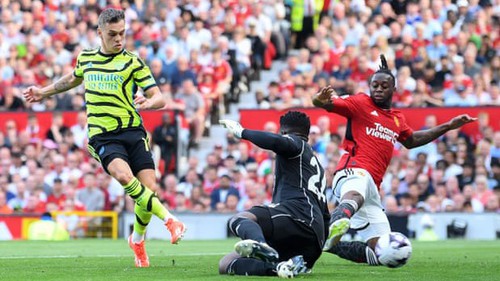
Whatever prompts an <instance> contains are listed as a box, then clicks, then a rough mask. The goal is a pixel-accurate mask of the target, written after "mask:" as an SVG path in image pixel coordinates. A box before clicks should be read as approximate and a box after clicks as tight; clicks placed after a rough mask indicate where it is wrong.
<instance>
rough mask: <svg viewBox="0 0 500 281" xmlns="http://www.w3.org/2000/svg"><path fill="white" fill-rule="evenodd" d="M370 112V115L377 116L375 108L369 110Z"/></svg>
mask: <svg viewBox="0 0 500 281" xmlns="http://www.w3.org/2000/svg"><path fill="white" fill-rule="evenodd" d="M370 114H371V115H373V116H377V117H378V113H377V111H376V110H374V111H372V112H370Z"/></svg>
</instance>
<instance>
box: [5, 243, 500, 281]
mask: <svg viewBox="0 0 500 281" xmlns="http://www.w3.org/2000/svg"><path fill="white" fill-rule="evenodd" d="M236 241H237V240H235V239H229V240H222V241H182V242H181V244H180V245H170V244H169V243H168V242H167V241H148V242H147V250H148V253H149V255H150V261H151V267H150V268H135V267H134V265H133V256H132V252H131V251H130V249H129V248H128V245H127V242H126V240H124V239H122V240H116V241H113V240H72V241H66V242H38V241H37V242H34V241H8V242H0V280H2V281H10V280H15V281H18V280H28V281H34V280H44V281H48V280H106V281H108V280H120V281H125V280H141V281H152V280H203V281H207V280H233V279H237V280H264V279H270V278H273V277H244V276H221V275H219V274H218V261H219V259H220V258H221V257H222V256H223V255H224V254H225V253H226V252H229V251H231V250H232V247H233V245H234V243H235V242H236ZM412 242H413V256H412V258H411V260H410V261H409V263H408V264H407V265H406V266H404V267H402V268H398V269H389V268H386V267H370V266H367V265H361V264H355V263H352V262H348V261H344V260H341V259H340V258H338V257H336V256H334V255H331V254H324V255H323V256H321V258H320V259H319V260H318V262H317V263H316V266H315V267H314V269H313V273H312V274H310V275H303V276H302V275H301V276H298V277H297V278H298V279H307V280H342V281H343V280H353V281H364V280H366V281H368V280H369V281H373V280H384V281H391V280H395V281H396V280H397V281H399V280H418V281H422V280H423V281H434V280H439V281H441V280H474V281H480V280H492V281H493V280H496V281H498V280H500V242H499V241H465V240H454V241H439V242H425V243H424V242H417V241H412ZM274 279H277V277H274Z"/></svg>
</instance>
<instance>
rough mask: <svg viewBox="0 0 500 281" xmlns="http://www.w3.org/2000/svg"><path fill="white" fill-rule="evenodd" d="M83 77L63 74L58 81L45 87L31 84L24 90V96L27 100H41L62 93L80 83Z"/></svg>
mask: <svg viewBox="0 0 500 281" xmlns="http://www.w3.org/2000/svg"><path fill="white" fill-rule="evenodd" d="M82 81H83V78H80V77H76V76H74V75H73V73H69V74H66V75H64V76H62V77H61V78H60V79H59V80H57V82H55V83H52V84H50V85H48V86H46V87H44V88H39V87H37V86H30V87H28V88H26V89H25V90H24V91H23V96H24V98H25V99H26V101H27V102H40V101H42V100H43V99H45V98H48V97H50V96H52V95H55V94H59V93H62V92H64V91H67V90H69V89H72V88H74V87H76V86H78V85H80V84H81V83H82Z"/></svg>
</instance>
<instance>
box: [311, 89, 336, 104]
mask: <svg viewBox="0 0 500 281" xmlns="http://www.w3.org/2000/svg"><path fill="white" fill-rule="evenodd" d="M334 93H335V91H334V90H333V88H332V86H326V87H323V88H322V89H321V90H320V91H319V92H317V93H316V94H314V96H313V104H314V106H316V107H322V106H323V105H325V104H329V103H331V102H332V96H333V95H334Z"/></svg>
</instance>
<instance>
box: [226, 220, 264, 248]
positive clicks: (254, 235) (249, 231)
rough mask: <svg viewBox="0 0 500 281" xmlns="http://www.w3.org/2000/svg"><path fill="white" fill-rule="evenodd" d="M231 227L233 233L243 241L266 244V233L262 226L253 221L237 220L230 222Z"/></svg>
mask: <svg viewBox="0 0 500 281" xmlns="http://www.w3.org/2000/svg"><path fill="white" fill-rule="evenodd" d="M229 227H230V229H231V231H232V232H233V233H234V234H235V235H236V236H238V237H240V238H241V239H243V240H245V239H252V240H255V241H257V242H262V243H266V239H265V238H264V233H262V229H261V228H260V225H258V224H257V223H256V222H254V221H253V220H250V219H247V218H241V217H240V218H236V219H234V220H231V221H230V222H229Z"/></svg>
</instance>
